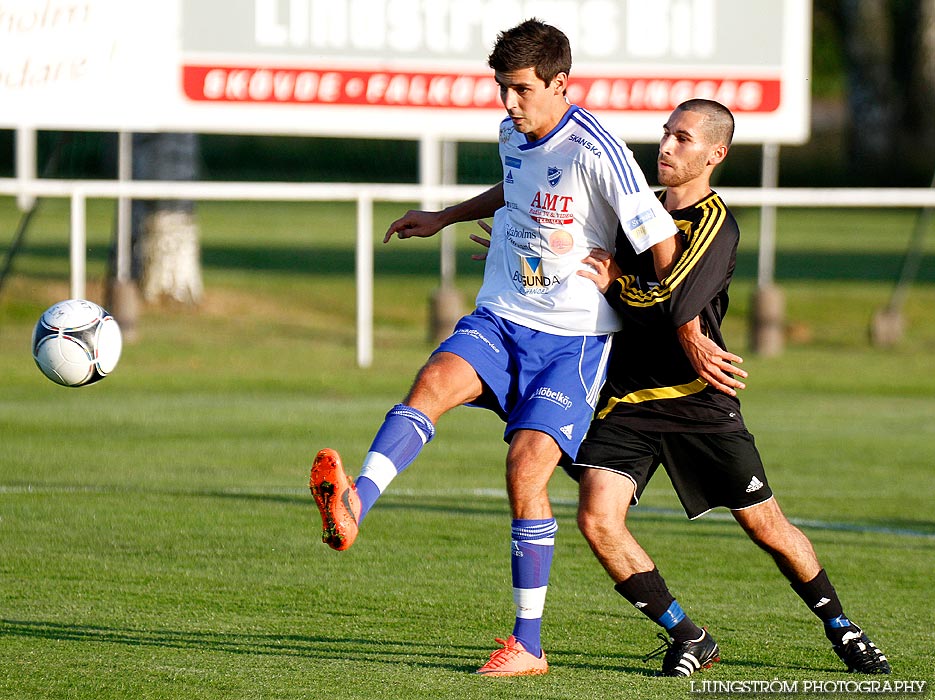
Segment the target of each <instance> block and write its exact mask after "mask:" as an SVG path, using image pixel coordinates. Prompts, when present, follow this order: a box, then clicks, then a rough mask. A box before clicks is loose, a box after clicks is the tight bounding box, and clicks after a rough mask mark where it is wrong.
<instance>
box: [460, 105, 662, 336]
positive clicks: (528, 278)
mask: <svg viewBox="0 0 935 700" xmlns="http://www.w3.org/2000/svg"><path fill="white" fill-rule="evenodd" d="M500 158H501V161H502V163H503V196H504V201H505V202H506V205H505V206H504V207H503V208H502V209H500V210H498V211H497V213H496V214H495V215H494V220H493V226H492V233H491V239H490V250H489V251H488V254H487V263H486V267H485V269H484V283H483V285H482V286H481V288H480V291H479V292H478V294H477V306H484V307H487V308H488V309H490V310H492V311H493V312H494V313H496V314H497V315H498V316H501V317H503V318H506V319H508V320H510V321H513V322H514V323H518V324H520V325H523V326H526V327H528V328H532V329H535V330H541V331H545V332H547V333H554V334H556V335H601V334H604V333H612V332H614V331H616V330H619V329H620V320H619V318H618V316H617V314H616V313H615V312H614V311H613V310H612V309H611V307H610V305H609V304H608V303H607V301H606V300H605V299H604V297H603V295H602V294H601V293H600V292H599V291H598V290H597V287H596V286H595V284H594V283H593V282H592V281H591V280H589V279H586V278H584V277H581V276H579V275H577V274H575V273H576V272H577V271H578V270H582V269H584V268H585V266H584V264H583V263H582V262H581V261H582V260H583V259H584V258H585V257H586V256H587V255H588V253H589V251H590V250H591V249H592V248H603V249H604V250H609V251H613V250H614V245H615V241H616V233H617V223H618V222H620V224H621V225H622V226H623V230H624V232H625V233H626V235H627V238H628V239H629V240H630V243H631V244H632V245H633V248H634V250H635V251H636V252H637V253H641V252H643V251H645V250H647V249H648V248H650V247H651V246H653V245H655V244H656V243H658V242H659V241H662V240H665V239H666V238H668V237H669V236H672V235H673V234H675V232H676V228H675V224H674V223H673V221H672V218H671V217H670V216H669V215H668V213H667V212H666V210H665V209H664V208H663V206H662V204H660V203H659V200H658V199H656V196H655V195H654V194H653V192H652V191H651V190H650V189H649V186H648V185H647V183H646V178H645V176H644V175H643V173H642V171H641V170H640V168H639V165H637V163H636V161H635V160H634V159H633V154H632V153H631V152H630V150H629V149H628V148H627V147H626V146H625V145H624V144H623V143H622V142H620V141H618V140H617V139H616V138H614V137H613V136H612V135H611V134H610V133H609V132H608V131H606V130H605V129H604V127H602V126H601V125H600V123H599V122H598V121H597V119H595V118H594V116H593V115H592V114H590V113H589V112H588V111H586V110H584V109H581V108H580V107H577V106H572V107H570V108H569V109H568V111H567V112H566V113H565V116H564V117H563V118H562V120H561V122H559V123H558V125H557V126H556V127H555V128H554V129H553V130H552V131H551V132H549V133H548V134H547V135H546V136H544V137H542V138H541V139H539V140H538V141H533V142H529V141H527V140H526V136H525V135H524V134H522V133H520V132H518V131H516V130H515V129H514V128H513V124H512V122H511V121H510V120H509V119H505V120H504V121H503V122H502V123H501V124H500Z"/></svg>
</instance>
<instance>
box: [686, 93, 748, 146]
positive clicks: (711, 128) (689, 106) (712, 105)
mask: <svg viewBox="0 0 935 700" xmlns="http://www.w3.org/2000/svg"><path fill="white" fill-rule="evenodd" d="M676 109H680V110H682V111H683V112H698V113H699V114H703V115H704V116H705V120H704V121H703V122H702V123H701V130H702V131H703V132H704V134H705V138H706V139H707V140H708V141H710V142H711V143H723V144H724V145H725V146H727V147H730V143H731V141H732V140H733V138H734V115H733V114H731V112H730V110H729V109H727V107H725V106H724V105H722V104H721V103H720V102H715V101H714V100H705V99H702V98H700V97H698V98H695V99H693V100H686V101H685V102H683V103H682V104H680V105H679V106H678V107H676Z"/></svg>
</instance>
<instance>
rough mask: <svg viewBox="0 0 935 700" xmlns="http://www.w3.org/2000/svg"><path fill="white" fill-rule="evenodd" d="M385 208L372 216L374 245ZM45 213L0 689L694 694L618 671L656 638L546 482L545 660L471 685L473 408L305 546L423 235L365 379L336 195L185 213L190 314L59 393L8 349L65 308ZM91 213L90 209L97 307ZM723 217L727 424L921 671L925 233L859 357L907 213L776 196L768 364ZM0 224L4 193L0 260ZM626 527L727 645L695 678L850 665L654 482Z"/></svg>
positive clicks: (571, 697) (151, 327) (105, 239)
mask: <svg viewBox="0 0 935 700" xmlns="http://www.w3.org/2000/svg"><path fill="white" fill-rule="evenodd" d="M401 210H402V207H399V206H396V205H381V206H380V207H378V210H377V212H376V215H375V221H376V223H375V226H376V228H377V229H378V230H377V231H376V236H375V238H376V237H382V231H383V230H384V228H385V226H386V224H388V223H389V221H391V220H392V219H393V218H395V216H396V215H398V214H399V213H401ZM67 211H68V210H67V205H66V204H65V203H63V202H50V203H48V204H47V205H44V207H43V209H42V210H41V212H40V213H39V214H38V215H37V216H36V218H35V221H34V228H33V229H32V230H31V231H30V233H29V236H28V239H27V241H26V245H25V248H24V250H23V252H22V255H21V256H20V257H18V258H17V259H16V261H15V263H14V268H13V271H14V274H13V275H12V277H11V278H10V279H9V280H8V282H7V285H6V287H5V288H4V290H3V292H2V296H0V358H2V359H0V363H2V364H0V368H2V369H0V445H2V449H0V697H2V698H69V699H71V698H94V699H95V700H96V699H100V698H120V699H124V698H323V699H324V698H328V699H334V700H344V699H353V698H361V699H364V698H367V699H369V698H374V697H391V698H446V699H448V698H452V699H455V700H457V699H461V698H556V699H558V698H567V699H568V700H582V699H586V698H653V699H655V698H688V697H696V696H697V697H702V696H699V695H697V694H692V692H691V685H690V682H689V681H680V680H677V679H665V678H658V677H654V675H653V673H654V671H655V670H656V668H658V663H659V660H658V659H657V660H655V661H654V662H651V663H649V664H644V663H643V662H642V660H641V657H642V656H643V655H644V654H646V653H648V652H649V651H651V650H652V649H653V648H655V646H656V644H657V640H656V639H655V634H656V632H657V631H658V630H657V628H656V627H655V626H654V625H652V624H651V623H649V622H648V621H647V620H645V619H644V618H643V617H642V616H641V615H639V614H638V613H637V612H636V611H634V610H633V609H632V608H631V607H630V606H629V605H627V604H626V603H625V601H624V600H623V599H622V598H621V597H620V596H618V595H617V594H616V593H615V592H614V591H613V589H612V587H611V585H610V581H609V579H607V578H606V576H605V574H604V573H603V570H602V569H601V568H600V566H599V565H598V564H597V562H596V560H594V558H593V556H592V555H591V553H590V551H589V550H588V548H587V545H586V544H585V542H584V540H583V539H582V537H581V536H580V534H579V533H578V532H577V530H576V527H575V522H574V513H575V489H574V484H573V482H571V480H569V479H568V478H567V477H565V476H564V474H562V473H557V474H556V475H555V477H554V479H553V481H552V495H553V500H554V502H555V510H556V515H557V517H558V520H559V527H560V529H559V535H558V539H557V551H556V557H555V563H554V566H553V573H552V578H551V582H550V587H549V595H548V602H547V606H546V615H545V622H544V645H545V648H546V651H547V653H548V654H549V660H550V663H551V672H550V673H549V675H547V676H545V677H540V678H530V679H506V680H492V679H484V678H479V677H476V676H474V675H472V673H471V672H472V671H473V670H474V669H475V668H476V667H477V666H479V665H480V664H481V663H482V662H483V661H484V660H486V657H487V655H488V654H489V653H490V652H491V651H492V650H493V649H494V648H495V646H496V645H495V644H494V641H493V638H494V637H495V636H500V637H505V636H506V635H508V634H509V632H510V628H511V625H512V619H513V605H512V600H511V595H510V580H509V568H508V563H507V562H508V551H509V510H508V505H507V501H506V496H505V491H504V487H503V459H504V455H505V445H504V444H503V442H502V440H501V434H502V432H501V431H502V428H501V425H500V423H499V422H498V420H497V419H496V418H495V417H494V416H492V415H490V414H487V413H485V412H481V411H477V410H472V409H458V410H455V411H453V412H451V413H450V414H448V415H447V416H445V417H444V418H443V419H442V421H441V423H440V426H439V431H438V437H437V438H436V440H435V441H434V442H433V443H432V444H431V445H430V446H429V447H428V448H427V449H426V451H425V452H424V453H423V455H422V456H421V457H420V458H419V461H418V462H417V463H416V465H415V466H413V467H412V468H411V469H410V470H408V471H407V472H406V473H404V474H403V475H402V476H401V477H400V478H399V479H397V480H396V481H395V482H394V484H393V485H392V487H391V488H390V490H389V491H388V493H387V494H386V495H385V497H384V498H383V499H382V500H381V502H380V503H379V504H378V506H377V507H376V508H375V509H374V510H373V512H372V513H371V514H370V516H369V517H368V520H367V522H366V523H365V526H364V528H363V530H362V534H361V537H360V539H359V540H358V543H357V544H356V545H355V546H354V548H353V549H351V550H350V551H348V552H344V553H336V552H333V551H331V550H330V549H328V548H327V547H326V546H324V545H323V544H321V542H320V541H319V536H318V530H319V525H320V521H319V519H318V515H317V511H316V510H315V509H314V506H313V504H312V501H311V498H310V496H309V494H308V490H307V487H306V483H307V469H308V466H309V464H310V461H311V457H312V456H313V454H314V452H315V451H316V450H317V449H319V448H320V447H324V446H332V447H335V448H337V449H339V450H341V451H342V453H343V454H344V455H345V459H346V461H347V462H348V463H349V465H354V464H357V463H359V460H360V459H361V458H362V457H363V454H364V453H365V452H366V449H367V447H368V445H369V442H370V439H371V437H372V435H373V433H374V431H375V429H376V428H377V426H378V425H379V423H380V421H381V419H382V416H383V414H384V413H385V411H386V410H387V409H388V408H389V407H390V406H391V405H392V404H393V403H395V402H396V401H397V400H399V398H400V397H401V396H402V395H403V394H404V393H405V391H406V389H407V388H408V385H409V382H410V381H411V377H412V376H413V374H414V372H415V371H416V370H417V369H418V367H419V366H420V365H421V363H422V361H423V360H424V358H425V357H426V356H427V354H428V352H429V351H430V350H431V349H432V345H431V344H430V343H429V342H428V341H427V340H426V335H427V331H426V328H427V315H428V314H427V312H428V306H427V298H428V296H429V294H430V293H431V291H432V289H433V288H434V287H435V286H436V285H437V258H438V248H437V243H436V242H434V241H406V242H398V241H394V242H393V243H392V244H391V245H388V246H382V245H380V246H379V247H378V249H377V255H376V266H377V272H378V275H377V280H376V298H377V300H378V302H377V303H378V307H377V310H376V349H375V360H374V364H373V367H372V368H370V369H367V370H362V369H359V368H357V366H356V361H355V360H356V358H355V339H354V286H353V276H352V270H353V260H354V259H353V247H352V246H353V219H352V209H351V208H350V206H343V205H341V206H339V205H298V204H294V205H263V206H259V205H247V204H241V203H231V204H210V205H209V204H204V205H201V206H200V208H199V213H200V222H201V227H202V244H203V261H204V273H205V282H206V286H207V297H206V299H205V302H204V304H203V307H202V308H201V309H200V310H198V311H191V310H186V309H182V308H177V307H172V306H159V307H149V308H147V309H145V311H144V314H143V316H142V318H141V322H140V335H141V338H140V341H139V342H137V343H135V344H132V345H128V346H127V347H125V349H124V355H123V357H122V359H121V362H120V365H119V367H118V368H117V371H116V372H115V373H114V375H113V376H112V377H110V378H108V379H107V380H106V381H104V382H102V383H100V384H98V385H95V386H92V387H87V388H84V389H77V390H72V389H65V388H62V387H58V386H56V385H53V384H52V383H51V382H49V381H47V380H46V379H44V378H43V377H42V376H41V375H40V373H39V372H38V370H37V369H36V367H35V366H34V364H33V361H32V359H31V357H30V355H29V338H30V333H31V329H32V325H33V323H34V322H35V320H36V319H37V318H38V316H39V314H40V313H41V311H42V310H43V309H44V308H45V307H46V306H48V305H49V304H51V303H53V302H54V301H57V300H59V299H61V298H64V297H66V296H67V295H68V286H67V280H68V268H67ZM112 213H113V204H112V203H110V202H92V203H91V205H90V207H89V272H90V279H89V288H88V290H89V291H88V296H89V297H91V298H92V299H95V300H98V301H101V300H102V295H101V291H100V290H101V285H100V281H101V279H102V278H103V276H104V270H105V264H106V260H107V257H108V251H109V241H110V231H111V226H112V222H111V217H112ZM737 213H738V218H739V219H740V221H741V226H742V228H743V230H744V231H745V232H746V238H745V240H744V243H743V246H742V249H741V252H740V257H739V261H738V270H737V276H736V281H735V283H734V286H733V290H734V294H733V298H732V309H731V313H730V315H729V316H728V322H727V326H726V331H727V336H728V339H729V340H730V342H731V343H732V346H733V348H734V349H735V350H736V351H739V353H740V354H743V355H745V356H746V360H747V361H746V363H745V367H746V369H747V370H748V371H749V372H750V379H749V381H748V389H747V390H746V392H745V393H744V394H743V396H742V398H743V401H744V412H745V417H746V419H747V423H748V425H749V427H750V429H751V430H752V431H753V432H754V433H755V434H756V436H757V442H758V445H759V447H760V449H761V451H762V453H763V456H764V459H765V461H766V464H767V470H768V473H769V475H770V480H771V482H772V484H773V487H774V490H775V491H776V492H777V493H778V495H779V498H780V502H781V503H782V505H783V507H784V509H785V511H786V512H787V514H788V515H789V516H790V517H791V518H793V519H794V520H795V521H796V522H798V523H799V524H800V525H801V527H802V528H803V529H804V530H805V532H806V533H807V534H808V535H809V537H810V538H811V539H812V541H813V543H814V545H815V547H816V549H817V550H818V553H819V556H820V558H821V559H822V561H823V563H824V564H825V566H826V567H827V569H828V571H829V573H830V576H831V579H832V581H833V582H834V583H835V585H836V587H837V589H838V592H839V594H840V596H841V598H842V600H843V602H844V605H845V611H846V612H847V613H848V614H849V615H850V616H851V617H852V618H853V619H855V620H856V621H858V622H859V623H860V624H862V625H863V626H864V627H865V629H866V630H867V631H868V632H869V634H870V635H871V637H872V638H873V639H874V641H876V642H877V643H878V644H879V645H880V646H881V647H882V648H883V649H884V650H885V651H886V653H887V655H888V656H889V658H890V660H891V662H892V664H893V667H894V675H893V676H892V678H893V679H894V680H924V681H927V682H928V683H929V684H930V685H931V683H932V682H933V681H935V673H933V663H932V649H933V647H935V632H933V629H935V625H933V621H935V620H933V612H932V611H933V609H935V592H933V585H932V573H933V562H935V558H933V555H935V510H933V507H932V500H933V497H935V466H933V465H935V320H933V318H932V309H933V308H935V231H932V232H930V233H931V234H932V235H929V237H928V243H927V249H926V256H925V258H924V260H923V265H922V268H921V271H920V279H919V281H918V282H917V284H916V285H915V286H914V287H913V289H912V292H911V294H910V296H909V299H908V301H907V305H906V308H905V309H904V311H905V315H906V318H907V320H908V324H909V329H908V333H907V336H906V338H905V340H904V342H903V343H902V344H901V345H899V346H897V347H895V348H889V349H875V348H873V347H871V346H870V345H869V344H868V342H867V327H868V321H869V319H870V317H871V315H872V313H873V312H874V311H875V310H877V309H878V308H879V307H880V306H881V305H882V304H883V303H884V302H885V301H886V299H887V297H888V295H889V293H890V290H891V288H892V282H893V280H894V279H895V277H896V276H897V274H898V271H899V268H900V261H901V256H902V251H903V248H904V246H905V243H906V240H907V239H908V236H909V231H910V230H911V228H912V224H913V216H914V214H913V213H912V212H884V211H853V212H823V211H817V212H816V211H782V212H780V217H779V227H780V235H779V257H778V261H777V270H778V273H777V276H778V281H779V282H780V284H781V285H782V287H783V289H784V291H785V293H786V299H787V306H788V315H789V320H790V322H794V324H795V327H796V329H797V331H796V334H795V338H796V341H795V342H790V343H789V345H788V346H787V348H786V351H785V352H784V353H783V354H782V355H781V356H780V357H778V358H772V359H767V358H761V357H756V356H755V355H753V354H751V353H750V352H749V349H748V340H747V335H748V332H747V314H748V310H749V297H750V293H751V290H752V289H753V285H754V272H755V268H756V236H755V231H756V212H755V211H739V212H737ZM16 219H17V214H16V212H15V210H14V206H13V203H12V201H11V200H10V199H4V198H0V252H5V250H6V246H7V245H8V243H9V241H10V239H11V238H12V232H13V230H14V228H15V225H16ZM466 231H467V229H463V232H466ZM461 238H465V239H466V235H462V236H461ZM460 251H461V255H460V257H459V262H458V264H459V278H458V285H459V287H460V288H461V289H462V290H463V291H464V293H465V296H466V298H467V299H468V300H470V299H471V297H472V295H473V293H474V292H475V291H476V289H477V287H478V284H479V280H480V270H479V269H478V268H477V266H476V264H472V263H471V261H470V260H469V253H470V251H471V244H470V243H469V242H465V244H464V245H463V246H462V247H461V248H460ZM631 519H632V526H633V529H634V531H635V533H636V534H637V536H638V537H639V538H640V539H641V541H642V542H643V544H644V545H645V546H646V548H647V550H648V551H649V552H650V553H651V554H652V555H653V556H654V557H655V559H656V561H657V563H658V564H659V567H660V570H661V571H662V573H663V575H664V576H665V577H666V580H667V581H668V583H669V584H670V586H671V588H672V589H673V591H674V592H675V594H676V595H677V596H678V597H679V600H680V602H681V603H682V605H683V607H684V608H685V609H686V610H687V611H688V612H689V614H691V615H692V616H693V618H695V619H696V620H697V621H699V622H700V623H702V624H705V625H708V626H709V628H710V629H711V631H712V632H713V633H714V635H715V636H716V637H717V639H718V641H719V643H720V645H721V648H722V655H723V661H722V662H721V663H720V664H717V665H716V666H715V667H714V669H712V670H711V671H708V672H706V673H705V674H703V675H702V676H700V677H696V680H703V679H708V680H772V679H780V680H785V681H804V680H836V679H837V680H845V679H848V678H849V677H848V676H846V675H845V674H843V673H842V672H841V669H842V668H843V667H841V666H840V664H839V662H838V660H837V659H836V657H834V655H833V654H832V652H831V650H830V647H828V645H827V644H826V642H825V640H824V637H823V635H822V633H821V630H820V629H819V626H818V624H817V621H816V620H815V619H814V618H813V616H812V615H811V614H810V613H809V612H808V611H807V610H805V609H804V606H802V604H801V603H800V601H799V600H798V598H797V597H796V596H795V594H794V593H793V592H792V591H791V589H790V588H789V586H788V585H787V584H786V582H785V581H784V579H782V577H781V576H780V575H779V574H778V572H777V571H776V570H775V568H774V566H773V564H772V562H771V561H769V560H768V558H767V557H766V555H764V554H762V553H761V552H760V551H759V550H757V549H756V548H755V547H754V545H752V544H751V543H750V542H749V541H747V540H746V538H745V537H744V535H743V534H742V533H741V532H740V530H739V528H738V527H737V526H736V525H735V524H734V523H733V522H732V521H730V520H729V519H727V518H725V517H724V516H723V515H715V516H713V517H710V516H709V517H707V518H704V519H702V520H700V521H697V522H693V523H689V522H687V521H686V520H685V518H684V516H683V515H682V513H681V511H680V510H679V508H678V504H677V501H676V500H675V498H674V496H673V495H672V493H671V488H670V486H669V484H668V482H667V480H666V479H665V478H664V476H660V477H657V480H656V481H655V482H654V483H653V484H652V485H651V487H650V488H649V490H648V492H647V494H646V496H645V498H644V499H643V501H642V503H641V506H640V507H639V508H637V509H636V510H635V511H634V513H633V515H632V516H631ZM929 692H930V689H929Z"/></svg>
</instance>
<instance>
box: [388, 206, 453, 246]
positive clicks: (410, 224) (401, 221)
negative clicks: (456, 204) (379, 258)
mask: <svg viewBox="0 0 935 700" xmlns="http://www.w3.org/2000/svg"><path fill="white" fill-rule="evenodd" d="M444 227H445V222H444V221H443V220H442V217H441V212H437V211H419V210H415V209H410V210H409V211H407V212H406V213H405V214H404V215H403V216H401V217H400V218H398V219H396V221H394V222H393V223H391V224H390V227H389V228H388V229H387V230H386V235H385V236H383V242H384V243H388V242H389V240H390V239H391V238H392V237H393V234H394V233H395V234H396V236H397V237H398V238H401V239H402V238H428V237H430V236H434V235H435V234H436V233H438V232H439V231H441V230H442V229H443V228H444Z"/></svg>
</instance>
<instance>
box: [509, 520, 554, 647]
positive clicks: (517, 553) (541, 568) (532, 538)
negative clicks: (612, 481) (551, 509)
mask: <svg viewBox="0 0 935 700" xmlns="http://www.w3.org/2000/svg"><path fill="white" fill-rule="evenodd" d="M556 532H558V523H556V522H555V518H548V519H546V520H514V521H513V525H512V530H511V535H512V539H513V542H512V557H511V559H512V564H511V569H512V572H513V602H514V603H515V604H516V623H515V624H514V626H513V636H514V637H516V639H518V640H519V641H520V642H521V643H522V645H523V647H524V648H525V649H526V651H528V652H529V653H530V654H532V655H533V656H536V657H539V656H541V655H542V642H541V640H540V632H541V629H542V611H543V609H544V608H545V593H546V590H547V589H548V586H549V570H550V569H551V568H552V553H553V552H554V551H555V533H556Z"/></svg>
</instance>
